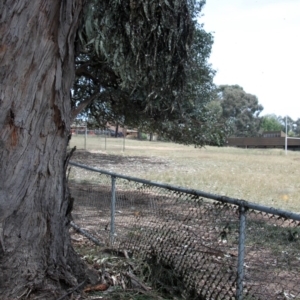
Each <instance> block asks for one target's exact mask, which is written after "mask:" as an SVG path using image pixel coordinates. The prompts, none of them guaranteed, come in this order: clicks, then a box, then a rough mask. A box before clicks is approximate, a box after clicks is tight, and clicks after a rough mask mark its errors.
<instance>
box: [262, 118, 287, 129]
mask: <svg viewBox="0 0 300 300" xmlns="http://www.w3.org/2000/svg"><path fill="white" fill-rule="evenodd" d="M260 128H261V130H262V131H280V130H282V123H281V122H280V120H279V119H278V117H277V116H276V115H274V114H272V115H265V116H263V117H262V118H261V123H260Z"/></svg>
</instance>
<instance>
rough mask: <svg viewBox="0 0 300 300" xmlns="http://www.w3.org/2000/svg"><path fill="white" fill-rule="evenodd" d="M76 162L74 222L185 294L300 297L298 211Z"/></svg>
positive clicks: (192, 296) (72, 186)
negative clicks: (143, 263) (147, 265)
mask: <svg viewBox="0 0 300 300" xmlns="http://www.w3.org/2000/svg"><path fill="white" fill-rule="evenodd" d="M70 164H71V165H72V169H71V173H70V182H69V186H70V189H71V193H72V196H73V197H74V199H75V201H74V210H73V220H74V223H73V225H74V224H76V225H74V226H76V227H77V228H81V229H83V230H84V232H86V233H87V234H88V235H90V236H92V238H95V240H96V241H97V242H100V243H101V244H103V245H110V246H111V247H114V248H115V249H118V250H122V251H126V252H127V253H128V254H129V255H130V256H135V257H136V256H138V257H140V258H142V259H144V260H145V261H147V262H149V263H151V265H152V266H153V268H156V269H158V270H159V271H160V273H161V275H162V276H161V278H165V280H168V279H167V278H172V279H170V280H169V283H170V284H172V285H173V286H177V287H178V290H180V294H181V295H183V294H184V295H185V298H187V299H300V237H299V234H300V215H297V214H293V213H290V212H286V211H282V210H276V209H273V208H268V207H263V206H259V205H255V204H253V203H250V202H246V201H243V200H238V199H233V198H229V197H223V196H218V195H213V194H208V193H204V192H201V191H197V190H190V189H183V188H180V187H176V186H171V185H164V184H160V183H155V182H150V181H146V180H142V179H138V178H133V177H129V176H123V175H118V174H114V173H111V172H107V171H103V170H98V169H94V168H91V167H87V166H83V165H80V164H77V163H70ZM91 182H92V183H91ZM170 272H172V274H176V276H173V277H172V276H169V275H170ZM161 280H163V279H161Z"/></svg>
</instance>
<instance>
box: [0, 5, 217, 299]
mask: <svg viewBox="0 0 300 300" xmlns="http://www.w3.org/2000/svg"><path fill="white" fill-rule="evenodd" d="M83 2H84V0H52V1H49V0H35V1H32V0H31V1H30V0H2V1H1V0H0V225H1V226H0V229H1V230H0V233H1V232H2V233H3V241H4V242H3V245H4V247H5V249H2V248H1V247H0V269H1V270H0V299H17V298H18V299H21V298H26V299H58V298H59V297H60V295H64V294H63V293H64V290H66V289H68V288H69V287H71V286H72V287H74V286H75V287H76V286H78V284H79V283H81V282H82V281H83V279H85V278H86V273H85V269H84V266H83V265H82V263H81V262H80V260H79V258H78V256H77V255H76V254H75V252H74V250H73V248H72V246H71V243H70V238H69V233H68V223H69V211H70V207H71V204H72V203H71V197H70V196H69V193H68V190H67V184H66V175H65V174H66V172H65V171H66V167H67V162H68V158H69V156H68V154H67V143H68V137H69V133H70V131H69V128H70V122H71V116H72V115H73V117H74V114H75V115H76V114H78V113H79V112H80V110H82V109H83V107H84V106H85V105H87V103H90V100H91V99H93V95H94V94H91V95H90V96H91V98H90V99H89V98H88V97H87V99H84V100H82V97H81V95H80V97H78V99H76V101H75V104H74V102H73V111H72V108H71V101H70V90H71V87H72V83H73V79H74V66H75V59H74V56H75V55H74V48H76V51H77V54H78V53H81V54H82V55H81V56H80V57H78V56H77V64H79V63H82V65H80V67H79V69H81V73H82V71H89V74H91V66H88V67H87V66H86V61H85V59H86V57H87V55H86V51H88V54H91V55H92V54H93V55H94V54H95V53H94V50H95V52H96V54H97V55H98V56H97V61H98V60H99V57H102V56H103V57H104V62H105V64H103V65H102V70H99V69H98V68H96V70H95V71H97V72H99V73H100V75H101V76H103V68H104V69H105V70H107V68H108V69H109V72H106V73H107V74H108V75H107V76H106V77H105V78H104V81H102V84H103V82H104V83H105V84H104V85H103V86H101V85H100V82H97V80H96V87H95V89H93V92H96V93H97V89H98V93H99V91H103V90H104V89H106V90H105V91H106V92H107V90H108V89H109V88H111V87H112V88H116V84H117V85H119V86H120V87H121V88H122V89H121V90H122V91H123V88H124V89H125V92H127V93H128V94H129V95H131V96H132V97H128V102H126V103H131V104H137V103H138V104H141V105H139V106H138V107H141V109H140V111H145V112H146V113H147V114H148V116H150V117H151V118H152V119H153V120H154V121H153V122H161V121H164V120H165V123H164V124H163V125H164V126H163V128H162V129H163V130H164V131H167V130H169V132H171V130H172V129H173V125H174V124H173V123H174V120H179V121H180V122H179V123H180V124H181V125H182V124H183V123H184V121H185V119H187V122H185V123H184V124H183V125H184V126H181V127H182V128H184V129H185V130H186V132H187V131H189V128H190V127H191V126H192V125H195V124H194V123H192V122H190V123H188V121H189V119H188V118H187V117H185V113H184V112H188V113H189V114H190V115H191V116H192V117H193V120H194V119H195V118H194V117H196V120H198V119H199V118H198V117H199V115H203V109H202V106H201V105H198V102H197V101H196V100H197V99H196V98H197V97H196V96H199V99H200V100H201V99H202V100H203V101H202V100H201V101H200V100H199V101H200V102H201V103H202V102H206V98H207V97H208V96H209V95H208V94H209V91H210V88H211V84H212V75H213V72H211V70H210V66H209V65H208V64H207V57H208V54H209V53H210V46H211V44H212V40H211V37H210V34H206V33H205V32H204V31H203V30H202V29H201V28H198V29H199V30H200V31H201V32H200V31H198V35H197V32H195V29H196V28H197V24H196V23H197V14H198V13H199V12H200V10H201V8H202V6H203V5H204V3H205V1H203V0H201V1H194V0H172V1H171V0H169V1H160V0H138V1H131V0H126V1H125V0H124V1H119V0H101V1H100V0H98V1H97V0H89V1H87V3H83ZM83 4H88V5H84V6H85V9H84V11H83ZM97 20H98V21H97ZM75 36H76V37H77V38H76V41H75ZM197 36H198V42H197V43H193V39H194V38H195V37H197ZM92 41H94V43H95V44H94V48H93V47H92V45H91V43H92ZM74 42H76V43H74ZM75 44H76V45H75ZM89 50H91V52H89ZM97 52H98V53H97ZM101 53H102V56H101ZM78 58H80V60H79V61H78ZM82 59H84V60H82ZM193 59H194V60H196V61H194V63H195V65H194V64H193ZM101 61H102V60H101ZM83 66H84V67H86V68H85V69H84V70H83V69H82V67H83ZM77 71H78V69H77ZM79 73H80V72H79ZM77 75H78V74H77ZM81 75H82V74H81ZM92 75H93V74H92ZM101 76H100V77H101ZM100 77H99V78H100ZM115 78H116V82H115V83H116V84H113V86H111V85H112V83H113V81H114V79H115ZM189 78H192V81H191V80H188V79H189ZM198 79H199V80H198ZM188 81H189V83H190V84H189V86H192V87H191V89H187V88H186V87H187V86H188V84H187V83H188ZM194 82H199V84H197V85H196V86H194V85H193V83H194ZM75 87H76V85H75V86H73V88H75ZM73 92H74V89H73ZM77 94H78V93H77ZM185 95H188V96H189V97H188V98H187V97H185ZM113 100H114V99H113ZM133 100H135V101H136V102H134V103H133ZM193 100H194V101H195V104H194V103H193ZM140 102H141V103H140ZM187 102H190V103H191V105H188V104H187ZM196 102H197V103H196ZM196 104H197V105H196ZM176 107H178V109H175V108H176ZM173 111H177V116H173V117H172V116H171V114H172V112H173ZM164 117H167V118H164ZM200 121H201V122H200V123H199V122H197V123H196V125H197V127H199V126H202V125H203V124H204V125H205V124H206V125H207V123H208V124H212V122H210V119H209V116H206V115H204V117H203V116H202V118H201V119H200ZM208 121H209V122H208ZM179 123H178V122H177V124H179ZM202 123H203V124H202ZM185 124H187V125H185ZM204 125H203V126H204ZM194 127H195V126H194ZM212 127H213V126H212V125H211V126H210V125H209V126H206V127H205V126H204V127H201V128H204V129H203V130H204V131H206V129H207V130H208V131H211V128H212ZM195 128H196V127H195ZM175 129H176V128H174V130H175ZM195 131H196V130H195ZM197 132H198V130H197ZM197 132H193V133H192V134H189V136H191V138H190V139H189V140H188V141H187V142H186V140H184V141H182V142H186V143H192V142H195V138H194V135H197ZM186 135H188V133H186ZM216 135H218V132H217V133H216ZM201 136H202V134H201V135H200V138H198V140H196V143H197V144H199V145H202V144H203V143H204V139H203V138H202V137H201ZM198 137H199V134H198ZM213 138H214V136H213ZM177 141H181V140H180V138H177ZM190 141H191V142H190ZM0 236H1V235H0Z"/></svg>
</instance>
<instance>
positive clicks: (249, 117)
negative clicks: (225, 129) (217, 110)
mask: <svg viewBox="0 0 300 300" xmlns="http://www.w3.org/2000/svg"><path fill="white" fill-rule="evenodd" d="M218 97H219V100H220V103H221V106H222V114H223V117H224V118H225V119H227V120H228V122H229V123H230V124H231V134H232V135H235V136H256V135H257V134H258V131H259V127H260V121H261V119H260V117H259V115H260V113H261V112H262V110H263V106H262V105H261V104H260V103H259V102H258V99H257V97H256V96H255V95H252V94H249V93H247V92H245V91H244V89H243V88H242V87H240V86H238V85H221V86H219V87H218Z"/></svg>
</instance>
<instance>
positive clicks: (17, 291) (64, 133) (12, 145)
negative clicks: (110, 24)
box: [0, 0, 84, 299]
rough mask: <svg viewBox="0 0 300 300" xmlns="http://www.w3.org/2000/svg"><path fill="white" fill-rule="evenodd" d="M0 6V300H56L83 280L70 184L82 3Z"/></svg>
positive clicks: (10, 1)
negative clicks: (74, 243) (0, 242)
mask: <svg viewBox="0 0 300 300" xmlns="http://www.w3.org/2000/svg"><path fill="white" fill-rule="evenodd" d="M1 2H2V1H1ZM0 6H1V7H0V223H2V228H3V237H4V245H5V248H6V251H5V252H4V251H2V250H1V248H0V268H1V272H0V298H1V299H16V298H17V297H20V296H22V295H23V296H22V297H24V298H25V296H27V295H29V299H30V297H31V298H32V299H34V297H35V295H37V294H38V293H42V292H45V297H43V299H57V298H58V295H60V294H61V293H62V291H63V290H64V289H66V288H67V287H70V286H76V285H78V283H79V282H80V280H81V281H82V279H83V277H84V273H83V267H82V265H81V264H80V262H79V261H78V258H77V256H76V255H75V253H74V250H73V249H72V247H71V243H70V238H69V233H68V225H69V224H68V217H67V210H68V206H69V203H68V201H69V195H68V192H67V190H66V178H65V168H66V165H65V163H66V149H67V143H68V136H69V134H70V132H69V128H70V120H71V105H70V87H71V84H72V81H73V78H74V53H73V48H74V36H75V33H76V30H77V26H78V22H79V15H80V12H81V9H82V0H52V1H48V0H36V1H30V0H19V1H15V0H4V2H2V3H1V5H0ZM39 295H40V294H39ZM22 297H21V298H22Z"/></svg>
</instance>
